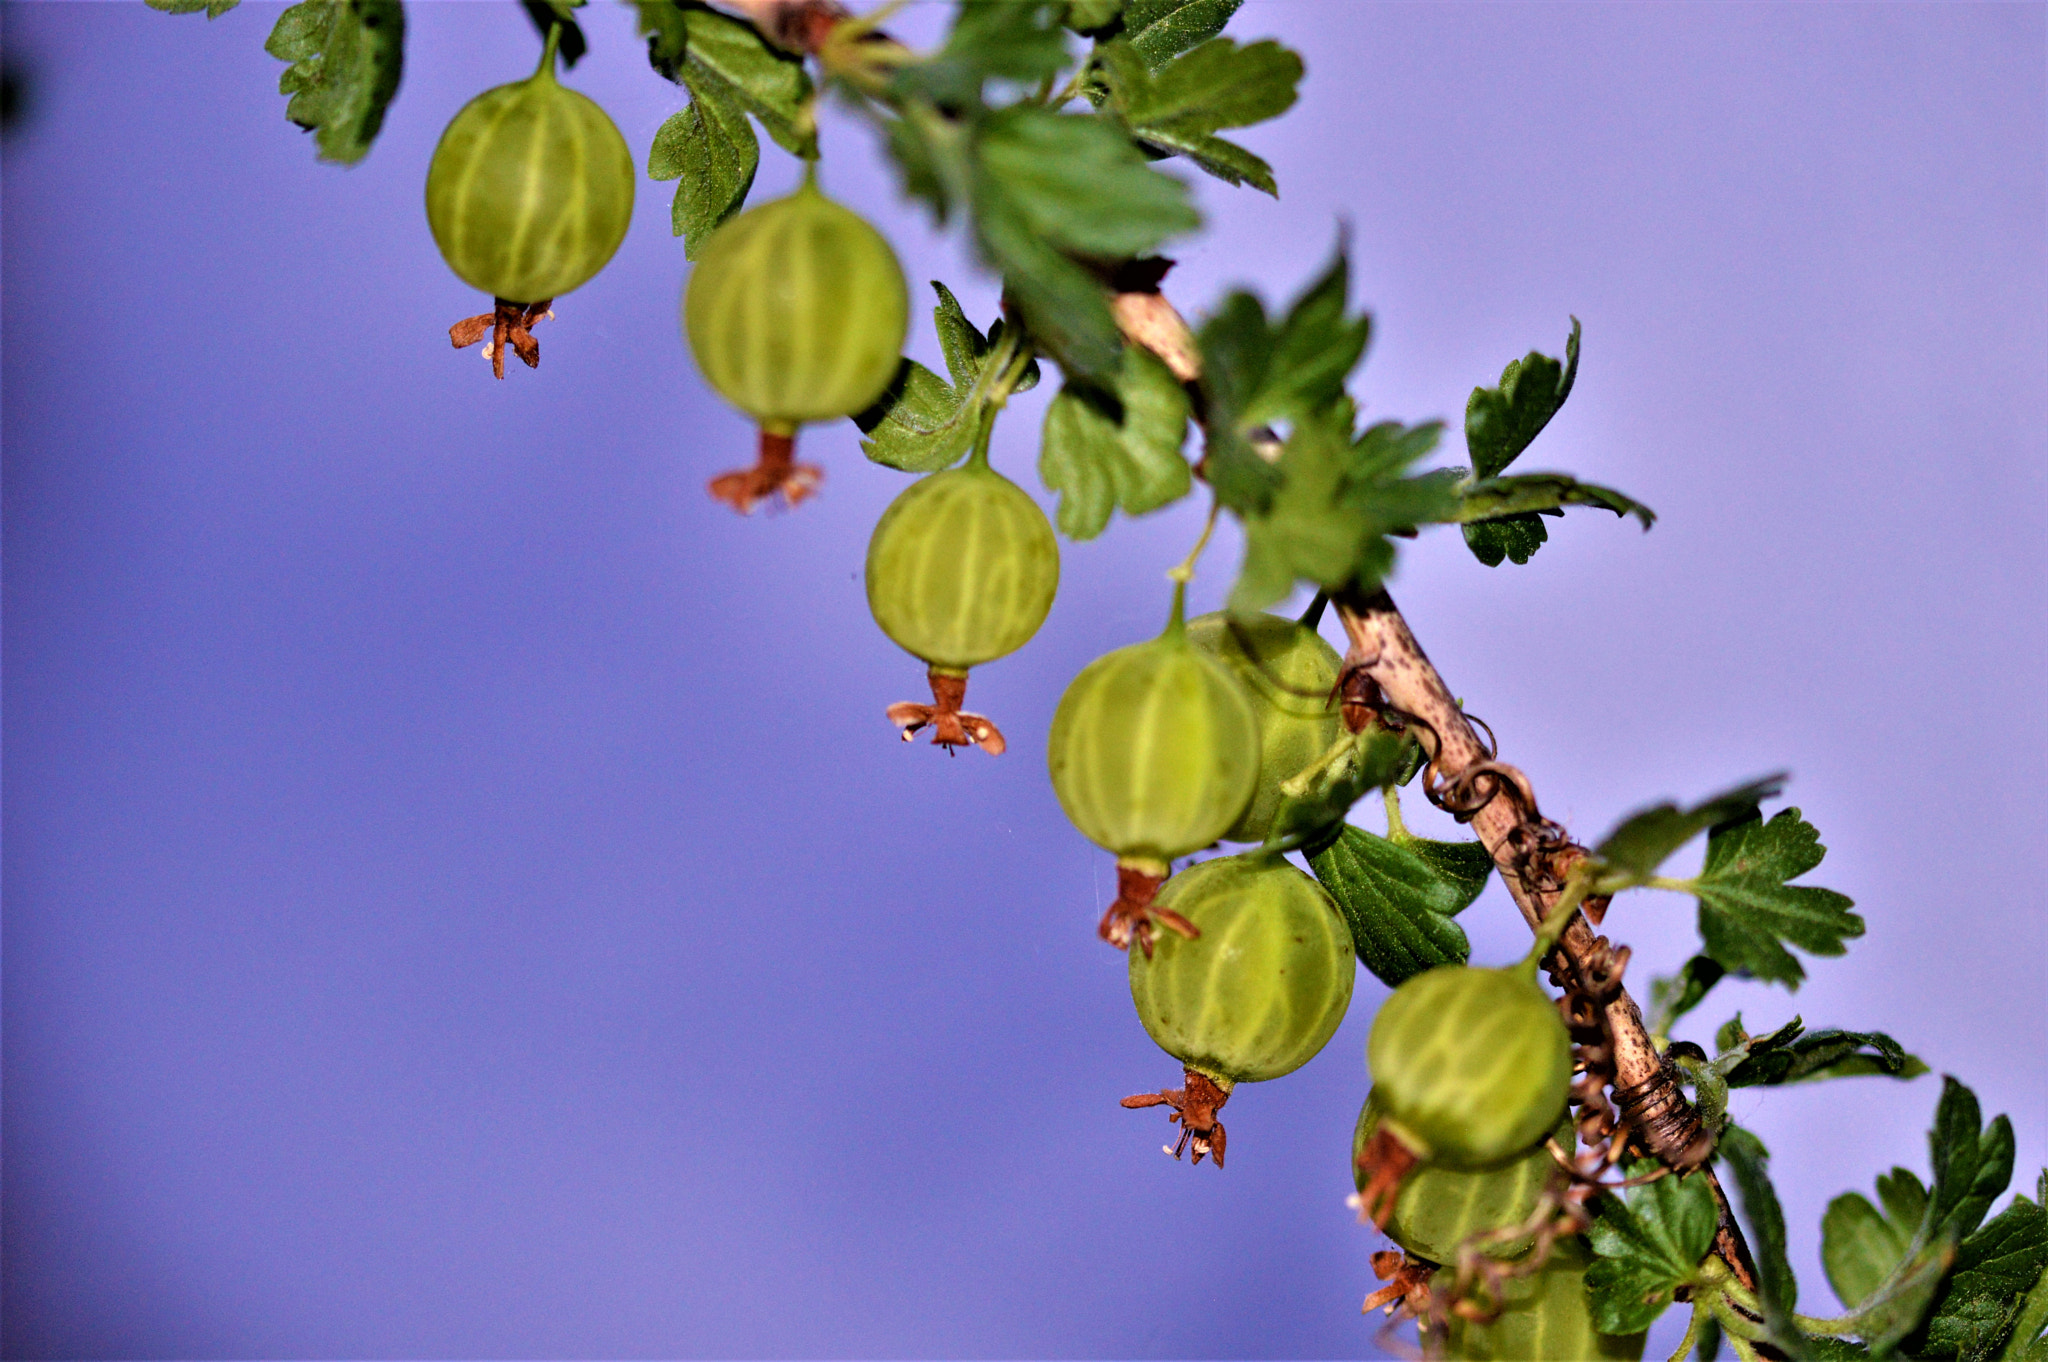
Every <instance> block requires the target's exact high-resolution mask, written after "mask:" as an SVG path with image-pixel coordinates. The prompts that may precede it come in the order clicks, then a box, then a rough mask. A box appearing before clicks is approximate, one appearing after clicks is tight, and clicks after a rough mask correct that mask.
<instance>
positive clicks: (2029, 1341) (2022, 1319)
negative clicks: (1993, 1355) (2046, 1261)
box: [1998, 1269, 2048, 1362]
mask: <svg viewBox="0 0 2048 1362" xmlns="http://www.w3.org/2000/svg"><path fill="white" fill-rule="evenodd" d="M2043 1330H2048V1269H2043V1270H2042V1272H2041V1275H2040V1276H2039V1277H2037V1278H2035V1279H2034V1286H2033V1289H2032V1290H2031V1291H2029V1292H2027V1298H2026V1300H2024V1301H2023V1302H2021V1304H2020V1313H2019V1319H2018V1321H2017V1322H2016V1323H2015V1324H2014V1326H2013V1331H2012V1335H2011V1337H2009V1338H2008V1339H2007V1340H2006V1343H2005V1350H2004V1351H2003V1352H2001V1353H1999V1355H1998V1362H2048V1334H2044V1332H2043Z"/></svg>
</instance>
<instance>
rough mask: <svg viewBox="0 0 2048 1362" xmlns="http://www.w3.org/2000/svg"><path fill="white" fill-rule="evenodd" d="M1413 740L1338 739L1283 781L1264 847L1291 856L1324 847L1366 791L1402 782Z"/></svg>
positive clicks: (1373, 735) (1378, 736) (1376, 731)
mask: <svg viewBox="0 0 2048 1362" xmlns="http://www.w3.org/2000/svg"><path fill="white" fill-rule="evenodd" d="M1413 741H1414V738H1412V737H1410V736H1408V735H1405V734H1395V733H1390V732H1388V731H1387V730H1386V729H1383V728H1378V727H1373V728H1368V729H1367V730H1366V731H1365V732H1363V733H1356V734H1353V733H1347V734H1345V735H1344V736H1342V737H1340V738H1338V739H1337V741H1336V742H1335V743H1333V744H1331V746H1330V750H1329V751H1327V752H1325V753H1324V754H1323V755H1322V756H1320V757H1318V758H1316V760H1315V762H1314V763H1313V764H1311V765H1310V766H1309V767H1308V768H1307V769H1306V770H1304V771H1302V772H1301V773H1300V774H1298V775H1295V776H1292V777H1290V778H1289V779H1287V780H1285V781H1283V782H1281V785H1280V796H1281V797H1280V806H1279V808H1277V809H1276V810H1274V812H1273V826H1272V829H1271V830H1270V831H1269V832H1268V833H1267V836H1266V843H1265V845H1266V847H1267V848H1268V849H1269V850H1274V851H1291V850H1295V849H1297V848H1302V847H1316V846H1320V845H1321V844H1322V843H1323V841H1324V840H1326V839H1327V838H1328V837H1329V836H1330V835H1331V834H1332V833H1334V832H1336V831H1337V829H1338V828H1339V826H1340V825H1341V824H1342V823H1343V822H1344V815H1346V814H1347V813H1349V812H1351V806H1352V805H1353V804H1356V803H1357V802H1358V801H1359V800H1360V799H1363V798H1364V797H1365V795H1366V792H1367V791H1369V790H1377V789H1380V788H1382V787H1384V786H1387V785H1390V784H1392V783H1393V782H1394V781H1395V780H1396V779H1398V778H1399V776H1400V774H1401V772H1402V771H1403V770H1404V769H1406V767H1407V764H1408V745H1409V744H1410V743H1412V742H1413Z"/></svg>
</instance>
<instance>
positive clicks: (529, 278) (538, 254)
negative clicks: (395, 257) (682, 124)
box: [427, 48, 635, 303]
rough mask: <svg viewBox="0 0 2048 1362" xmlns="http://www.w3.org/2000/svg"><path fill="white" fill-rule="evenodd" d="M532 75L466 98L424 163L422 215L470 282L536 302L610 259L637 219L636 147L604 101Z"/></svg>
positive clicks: (545, 72)
mask: <svg viewBox="0 0 2048 1362" xmlns="http://www.w3.org/2000/svg"><path fill="white" fill-rule="evenodd" d="M553 58H554V53H553V49H552V48H550V49H549V52H548V55H547V58H546V60H545V61H544V62H543V64H542V67H541V69H540V70H539V71H538V72H536V73H535V74H534V75H533V76H532V77H530V78H529V79H526V80H522V81H515V82H514V83H512V84H510V85H500V86H498V87H497V88H496V89H493V90H486V91H484V92H483V93H482V94H480V95H478V96H477V97H476V98H475V99H472V100H471V101H470V102H469V103H468V104H465V105H464V106H463V107H462V110H461V112H459V113H457V114H456V115H455V117H454V119H453V120H451V121H450V122H449V124H448V127H447V130H446V131H444V132H443V133H442V134H441V141H440V144H439V145H437V146H436V147H435V148H434V159H433V161H432V162H431V163H430V164H429V165H428V167H427V225H428V226H429V227H430V228H431V229H432V230H433V233H434V244H435V245H436V246H439V247H440V248H441V256H442V258H443V259H445V260H446V261H447V262H448V267H449V268H450V269H452V270H454V271H455V273H456V274H457V275H459V276H460V277H461V278H462V280H463V282H464V283H467V284H469V285H471V286H472V287H474V288H479V289H482V290H483V291H484V292H485V293H488V294H490V295H492V296H493V297H495V298H503V299H505V300H506V301H507V302H516V303H538V302H541V301H544V300H546V299H550V298H559V297H561V296H562V295H563V294H565V293H567V292H569V291H570V290H572V289H574V288H576V287H577V286H578V285H581V284H584V283H586V282H588V281H589V280H590V278H591V277H592V276H593V275H595V274H596V273H597V272H598V271H599V270H601V269H603V268H604V267H605V264H606V262H608V261H609V260H610V259H611V258H612V256H613V254H614V253H616V252H617V250H618V249H619V243H620V242H621V241H624V240H625V239H626V227H627V225H628V224H629V223H630V222H631V221H632V217H633V181H634V177H635V172H634V168H633V154H632V152H630V151H628V150H627V149H626V139H625V138H623V137H621V136H620V135H619V130H618V128H617V127H616V126H614V125H613V123H612V120H611V119H610V118H609V117H608V116H607V115H606V114H605V111H604V110H603V109H601V108H599V107H598V106H597V105H596V104H594V103H592V102H591V101H590V100H589V99H588V98H586V97H585V96H583V95H580V94H578V93H577V92H576V91H574V90H570V89H566V88H564V87H563V86H562V85H561V84H559V83H558V82H557V81H556V80H555V75H554V70H553V66H554V60H553Z"/></svg>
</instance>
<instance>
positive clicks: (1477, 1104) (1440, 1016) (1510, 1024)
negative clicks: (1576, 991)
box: [1365, 965, 1572, 1168]
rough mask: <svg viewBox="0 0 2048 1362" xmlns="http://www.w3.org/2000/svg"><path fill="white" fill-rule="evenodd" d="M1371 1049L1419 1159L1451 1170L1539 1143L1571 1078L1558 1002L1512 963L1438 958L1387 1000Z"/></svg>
mask: <svg viewBox="0 0 2048 1362" xmlns="http://www.w3.org/2000/svg"><path fill="white" fill-rule="evenodd" d="M1365 1057H1366V1065H1367V1067H1368V1068H1370V1069H1371V1070H1372V1081H1373V1088H1374V1091H1375V1092H1376V1093H1377V1095H1378V1097H1379V1100H1380V1102H1381V1104H1382V1105H1383V1107H1384V1108H1385V1111H1386V1118H1385V1119H1386V1125H1387V1128H1388V1129H1389V1130H1390V1131H1391V1132H1392V1133H1394V1134H1395V1135H1396V1136H1398V1137H1399V1138H1400V1139H1401V1142H1402V1143H1403V1144H1405V1145H1407V1146H1408V1148H1409V1149H1410V1150H1411V1151H1412V1152H1413V1153H1414V1154H1415V1156H1416V1157H1417V1158H1419V1159H1421V1160H1423V1161H1425V1162H1434V1163H1438V1164H1441V1165H1444V1166H1446V1167H1451V1168H1471V1167H1475V1166H1480V1165H1485V1164H1490V1163H1495V1162H1498V1161H1499V1160H1502V1159H1505V1158H1509V1157H1511V1156H1513V1155H1515V1154H1519V1153H1522V1152H1523V1151H1525V1150H1528V1149H1529V1148H1531V1147H1532V1146H1534V1145H1535V1144H1536V1142H1537V1141H1539V1140H1541V1139H1543V1138H1544V1136H1545V1135H1547V1134H1548V1133H1549V1131H1550V1128H1551V1127H1552V1126H1554V1125H1556V1124H1557V1120H1558V1117H1559V1116H1560V1115H1562V1114H1563V1112H1564V1101H1565V1093H1566V1090H1567V1089H1568V1088H1569V1087H1570V1086H1571V1076H1572V1056H1571V1038H1570V1037H1569V1036H1568V1035H1567V1034H1566V1033H1565V1029H1564V1021H1563V1019H1561V1018H1560V1017H1559V1016H1558V1014H1557V1005H1556V1004H1555V1003H1554V1002H1552V1001H1551V999H1550V998H1549V997H1548V996H1546V995H1545V994H1544V992H1543V990H1542V989H1540V988H1538V987H1537V986H1536V984H1535V981H1534V980H1532V979H1528V978H1524V977H1522V976H1521V975H1520V974H1519V973H1517V972H1515V971H1512V970H1498V969H1482V968H1479V967H1476V966H1472V965H1439V966H1437V967H1436V968H1435V969H1432V970H1426V971H1424V972H1423V973H1421V974H1418V975H1416V976H1415V977H1414V978H1413V979H1410V980H1408V981H1407V982H1406V983H1404V984H1402V985H1401V986H1400V987H1399V988H1397V989H1395V990H1394V991H1393V993H1392V994H1391V995H1390V996H1389V997H1388V998H1387V1000H1386V1002H1384V1003H1382V1004H1380V1010H1379V1015H1378V1016H1376V1017H1374V1018H1373V1023H1372V1031H1371V1033H1370V1034H1369V1035H1367V1037H1366V1041H1365Z"/></svg>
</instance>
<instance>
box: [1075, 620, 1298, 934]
mask: <svg viewBox="0 0 2048 1362" xmlns="http://www.w3.org/2000/svg"><path fill="white" fill-rule="evenodd" d="M1186 600H1187V584H1186V583H1185V582H1179V583H1176V584H1175V586H1174V589H1173V611H1172V613H1171V615H1170V616H1169V617H1168V619H1167V624H1166V630H1165V632H1164V633H1162V634H1160V636H1159V637H1158V638H1155V639H1153V640H1151V641H1150V642H1148V643H1137V644H1132V645H1131V646H1130V647H1128V648H1119V649H1117V650H1116V651H1115V652H1113V653H1106V654H1104V655H1103V656H1101V657H1098V658H1096V659H1095V660H1094V661H1093V662H1091V663H1089V664H1088V665H1087V666H1086V667H1083V668H1082V669H1081V674H1080V675H1079V676H1076V677H1075V678H1074V679H1073V681H1072V682H1071V683H1069V685H1068V686H1067V689H1066V693H1065V694H1063V695H1062V696H1060V703H1059V707H1058V708H1057V709H1055V710H1054V711H1053V716H1052V731H1051V732H1050V733H1048V734H1047V735H1046V744H1045V759H1046V765H1047V766H1048V767H1049V768H1050V770H1051V773H1052V788H1053V793H1054V794H1056V795H1057V796H1059V801H1060V808H1062V809H1063V810H1065V811H1066V815H1067V818H1068V820H1069V821H1070V822H1072V823H1073V825H1074V826H1075V827H1076V828H1078V829H1079V830H1080V831H1081V834H1082V835H1083V836H1085V837H1086V838H1087V839H1088V840H1089V841H1091V842H1093V843H1095V845H1097V846H1099V847H1101V848H1103V849H1104V850H1105V851H1110V852H1114V853H1115V855H1116V858H1117V897H1116V901H1115V902H1114V903H1112V904H1110V906H1109V910H1108V911H1107V912H1105V913H1104V914H1103V916H1102V925H1101V927H1100V928H1099V929H1098V930H1099V931H1100V934H1101V936H1102V939H1103V940H1105V941H1108V942H1109V943H1111V944H1112V945H1115V946H1118V947H1125V946H1128V945H1129V944H1130V942H1131V940H1132V938H1133V937H1136V939H1137V942H1138V944H1139V946H1140V947H1142V948H1143V949H1144V950H1145V951H1146V952H1148V953H1149V952H1150V951H1151V949H1152V924H1153V922H1154V921H1158V922H1162V923H1164V924H1165V925H1166V926H1168V927H1171V928H1172V929H1173V930H1174V931H1177V932H1179V933H1180V934H1181V935H1183V936H1187V937H1193V936H1194V935H1195V928H1194V926H1193V925H1192V924H1190V923H1189V922H1188V921H1187V920H1186V919H1185V918H1183V917H1181V916H1180V915H1179V914H1177V913H1175V912H1173V911H1172V910H1170V909H1164V908H1155V907H1154V904H1153V899H1154V897H1155V896H1156V895H1157V893H1158V891H1159V886H1160V885H1162V884H1164V883H1165V882H1166V876H1167V872H1168V868H1169V865H1170V863H1171V862H1172V861H1173V859H1174V858H1175V857H1176V856H1185V855H1187V854H1188V853H1189V852H1191V851H1198V850H1200V849H1201V848H1203V847H1205V846H1208V845H1209V844H1210V843H1212V842H1214V841H1215V840H1216V839H1217V838H1219V837H1221V836H1222V835H1223V833H1224V831H1225V830H1226V829H1228V828H1229V827H1230V825H1231V824H1232V823H1234V822H1236V821H1237V816H1238V815H1239V814H1240V813H1242V812H1244V806H1245V805H1246V804H1248V803H1250V802H1251V797H1252V791H1253V789H1254V788H1255V787H1256V786H1257V784H1258V778H1259V724H1258V716H1257V715H1256V714H1255V713H1254V712H1253V710H1252V702H1251V700H1250V699H1249V698H1248V697H1247V696H1246V695H1245V693H1244V687H1243V686H1242V685H1240V684H1239V683H1238V681H1237V678H1236V677H1234V676H1232V675H1231V674H1230V669H1229V668H1227V667H1225V666H1224V665H1223V664H1222V663H1220V662H1218V661H1216V660H1215V659H1214V658H1212V657H1210V656H1208V655H1207V654H1205V653H1203V652H1202V651H1201V650H1199V649H1198V648H1196V647H1195V646H1194V644H1193V643H1191V642H1190V641H1189V640H1188V630H1187V622H1186V617H1185V610H1186Z"/></svg>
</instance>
